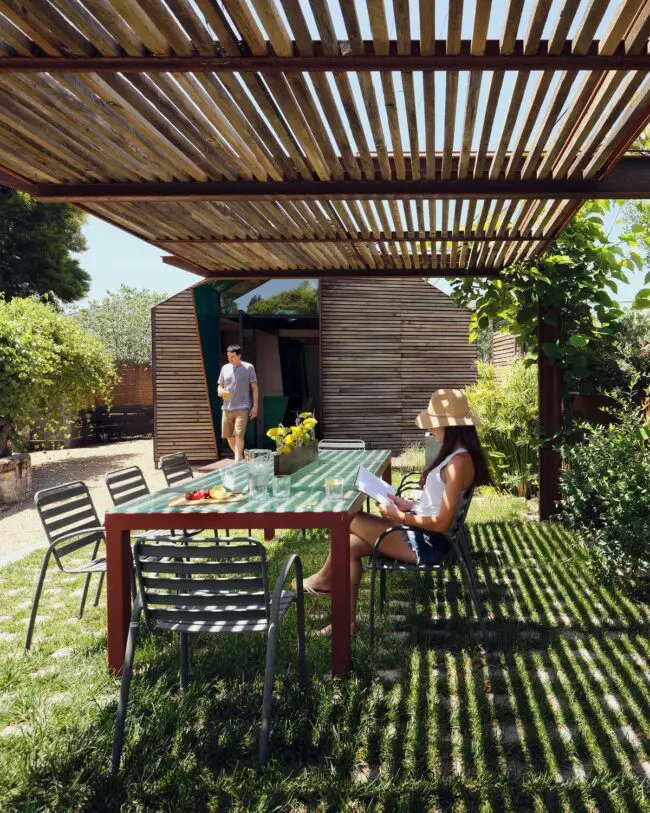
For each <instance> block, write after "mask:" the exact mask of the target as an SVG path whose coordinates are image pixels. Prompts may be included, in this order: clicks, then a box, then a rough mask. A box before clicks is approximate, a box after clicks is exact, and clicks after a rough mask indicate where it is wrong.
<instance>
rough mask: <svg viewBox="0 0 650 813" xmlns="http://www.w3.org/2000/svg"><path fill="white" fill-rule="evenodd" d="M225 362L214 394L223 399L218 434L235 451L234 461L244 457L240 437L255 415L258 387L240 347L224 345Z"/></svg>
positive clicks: (257, 403) (251, 368)
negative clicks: (225, 347) (226, 361)
mask: <svg viewBox="0 0 650 813" xmlns="http://www.w3.org/2000/svg"><path fill="white" fill-rule="evenodd" d="M226 355H227V356H228V364H224V365H223V367H222V368H221V372H220V373H219V386H218V387H217V393H218V395H219V398H223V408H222V420H221V437H223V438H225V439H226V440H227V441H228V445H229V446H230V448H231V449H232V451H233V452H234V453H235V462H237V461H238V460H241V459H242V458H243V456H244V436H245V434H246V424H247V423H248V419H249V418H251V419H253V418H257V409H258V405H259V396H260V392H259V387H258V386H257V376H256V375H255V367H253V365H252V364H249V363H248V362H247V361H242V357H241V347H240V346H239V345H238V344H230V345H228V350H227V351H226Z"/></svg>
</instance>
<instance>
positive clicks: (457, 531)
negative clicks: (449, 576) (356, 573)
mask: <svg viewBox="0 0 650 813" xmlns="http://www.w3.org/2000/svg"><path fill="white" fill-rule="evenodd" d="M473 495H474V489H473V488H470V489H467V491H465V492H463V495H462V497H461V501H460V504H459V506H458V511H457V513H456V517H455V519H454V523H453V525H452V527H451V528H450V529H449V531H448V532H447V533H446V534H445V536H446V537H447V538H448V539H449V542H450V547H449V553H448V555H447V557H446V558H445V560H444V561H442V562H440V563H439V564H420V565H418V564H415V563H410V562H400V561H399V560H397V559H392V558H390V557H388V556H382V555H381V553H380V547H381V543H382V542H383V540H384V539H385V538H386V537H387V536H388V534H390V533H394V532H395V531H404V530H412V528H410V526H408V525H393V526H392V527H390V528H387V529H386V530H385V531H383V532H382V533H381V534H379V536H378V537H377V541H376V542H375V544H374V547H373V551H372V560H371V565H370V645H371V646H374V642H375V588H376V579H377V573H378V572H379V574H380V581H379V613H380V615H381V614H383V611H384V606H385V604H386V574H387V573H388V572H390V571H399V572H404V571H408V572H420V573H432V572H436V571H441V570H443V569H444V568H448V567H450V566H452V565H453V564H455V563H458V565H459V567H460V569H461V573H462V576H463V581H464V583H465V588H466V589H467V592H468V593H469V596H470V599H471V601H472V606H473V607H474V612H475V613H476V618H477V620H478V623H479V627H480V629H481V633H482V634H483V636H485V624H484V617H483V608H482V607H481V601H480V598H479V594H478V584H477V579H476V570H475V568H474V562H473V559H472V553H471V549H470V545H469V537H468V533H467V528H466V526H465V520H466V519H467V513H468V511H469V507H470V504H471V502H472V497H473Z"/></svg>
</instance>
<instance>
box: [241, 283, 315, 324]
mask: <svg viewBox="0 0 650 813" xmlns="http://www.w3.org/2000/svg"><path fill="white" fill-rule="evenodd" d="M248 313H298V314H302V315H303V316H309V315H314V316H315V315H316V314H317V313H318V288H314V286H313V285H311V284H310V283H309V282H307V281H305V282H301V283H300V285H298V287H297V288H291V289H290V290H288V291H281V292H280V293H279V294H275V295H274V296H268V297H266V298H265V299H262V297H261V296H254V297H252V299H251V300H250V302H249V303H248Z"/></svg>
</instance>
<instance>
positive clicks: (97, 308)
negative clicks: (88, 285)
mask: <svg viewBox="0 0 650 813" xmlns="http://www.w3.org/2000/svg"><path fill="white" fill-rule="evenodd" d="M163 299H167V294H162V293H159V292H157V291H149V290H147V289H146V288H131V287H129V286H128V285H124V284H123V285H121V286H120V289H119V290H118V291H117V292H116V293H113V292H111V291H109V292H108V293H107V294H106V296H105V297H104V298H103V299H102V300H101V302H99V301H97V300H94V299H91V300H90V301H89V303H88V306H87V307H85V308H82V309H81V310H80V311H78V312H77V313H76V314H75V317H74V318H75V319H76V320H77V322H78V323H79V324H80V325H81V326H82V327H83V328H84V329H85V330H88V331H90V332H91V333H94V334H95V336H97V338H98V339H100V340H101V342H102V343H103V344H104V345H105V346H106V348H107V349H108V351H109V352H110V353H111V355H112V356H113V359H114V361H116V362H117V363H118V364H151V309H152V308H153V307H154V306H155V305H157V304H158V303H159V302H162V301H163Z"/></svg>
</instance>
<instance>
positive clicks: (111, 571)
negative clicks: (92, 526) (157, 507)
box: [106, 514, 132, 674]
mask: <svg viewBox="0 0 650 813" xmlns="http://www.w3.org/2000/svg"><path fill="white" fill-rule="evenodd" d="M131 567H132V565H131V533H130V531H123V530H121V529H120V528H119V526H118V527H115V520H114V518H113V517H111V515H110V514H107V516H106V615H107V624H108V668H109V669H110V671H111V672H116V673H118V674H119V673H120V672H121V671H122V664H123V663H124V650H125V649H126V638H127V635H128V632H129V619H130V616H131Z"/></svg>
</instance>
